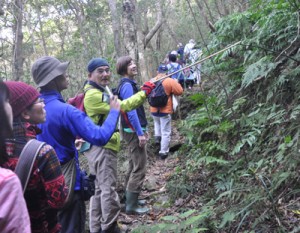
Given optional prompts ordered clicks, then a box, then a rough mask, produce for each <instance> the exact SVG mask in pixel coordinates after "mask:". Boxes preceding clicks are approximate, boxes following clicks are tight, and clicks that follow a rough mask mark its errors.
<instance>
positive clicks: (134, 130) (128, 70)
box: [116, 56, 149, 214]
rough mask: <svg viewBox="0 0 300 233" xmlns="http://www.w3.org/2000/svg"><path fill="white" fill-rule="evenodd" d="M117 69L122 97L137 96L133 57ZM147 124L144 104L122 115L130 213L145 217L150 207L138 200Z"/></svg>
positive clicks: (127, 197)
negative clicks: (143, 205) (142, 205)
mask: <svg viewBox="0 0 300 233" xmlns="http://www.w3.org/2000/svg"><path fill="white" fill-rule="evenodd" d="M116 67H117V73H118V74H119V75H120V76H121V80H120V82H121V83H122V86H121V88H120V91H119V98H120V99H121V100H126V99H128V98H130V97H131V96H133V95H134V94H135V93H137V92H138V89H139V88H138V86H137V83H136V80H135V79H134V78H135V76H136V75H137V74H138V72H137V66H136V64H135V63H134V61H133V59H132V58H131V57H130V56H123V57H120V58H119V59H118V61H117V65H116ZM147 124H148V123H147V119H146V115H145V110H144V107H143V106H142V105H141V106H139V107H138V108H137V109H135V110H132V111H130V112H127V113H125V114H122V116H121V128H122V129H121V130H122V132H123V138H124V140H125V142H126V144H127V157H128V162H129V163H128V170H127V174H126V177H125V184H124V187H125V196H126V202H125V206H126V213H127V214H144V213H147V212H148V211H149V209H148V208H146V207H141V206H139V203H140V204H144V203H142V202H139V201H138V196H139V194H140V192H141V190H142V186H143V182H144V179H145V175H146V165H147V152H146V144H147V140H148V132H147Z"/></svg>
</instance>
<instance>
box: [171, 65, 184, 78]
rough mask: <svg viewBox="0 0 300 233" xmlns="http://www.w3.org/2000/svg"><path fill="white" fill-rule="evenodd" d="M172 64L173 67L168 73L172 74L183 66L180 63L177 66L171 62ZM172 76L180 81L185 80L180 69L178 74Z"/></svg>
mask: <svg viewBox="0 0 300 233" xmlns="http://www.w3.org/2000/svg"><path fill="white" fill-rule="evenodd" d="M170 66H171V69H169V70H168V74H171V73H174V72H176V71H178V70H180V67H181V66H180V64H178V65H177V66H176V67H175V66H174V65H173V64H172V63H170ZM171 78H172V79H177V80H178V81H183V80H184V75H183V73H182V71H180V72H178V73H176V74H173V75H171Z"/></svg>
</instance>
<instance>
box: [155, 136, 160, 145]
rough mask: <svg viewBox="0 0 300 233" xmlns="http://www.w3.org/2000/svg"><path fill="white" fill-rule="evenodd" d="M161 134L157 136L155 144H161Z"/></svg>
mask: <svg viewBox="0 0 300 233" xmlns="http://www.w3.org/2000/svg"><path fill="white" fill-rule="evenodd" d="M160 141H161V136H155V145H156V146H160Z"/></svg>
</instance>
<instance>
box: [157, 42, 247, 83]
mask: <svg viewBox="0 0 300 233" xmlns="http://www.w3.org/2000/svg"><path fill="white" fill-rule="evenodd" d="M240 43H241V41H238V42H236V43H234V44H232V45H230V46H228V47H226V48H224V49H222V50H220V51H218V52H215V53H213V54H211V55H209V56H207V57H205V58H202V59H200V60H199V61H196V62H195V63H193V64H190V65H188V66H185V67H183V68H182V69H180V70H177V71H175V72H173V73H170V74H167V75H165V76H163V77H161V78H158V79H156V80H154V79H151V81H152V82H153V83H156V82H158V81H160V80H163V79H165V78H168V77H170V76H172V75H173V74H177V73H178V72H180V71H183V70H184V69H186V68H189V67H192V66H195V65H197V64H199V63H202V62H204V61H206V60H208V59H209V58H212V57H213V56H216V55H218V54H220V53H222V52H224V51H226V50H228V49H230V48H232V47H234V46H236V45H238V44H240Z"/></svg>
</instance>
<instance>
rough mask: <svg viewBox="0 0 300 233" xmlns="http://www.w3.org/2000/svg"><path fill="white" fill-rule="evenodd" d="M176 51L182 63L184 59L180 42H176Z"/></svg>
mask: <svg viewBox="0 0 300 233" xmlns="http://www.w3.org/2000/svg"><path fill="white" fill-rule="evenodd" d="M177 53H178V56H179V58H178V60H179V61H180V62H181V63H183V62H184V61H185V59H184V47H183V45H182V43H178V45H177Z"/></svg>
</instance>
